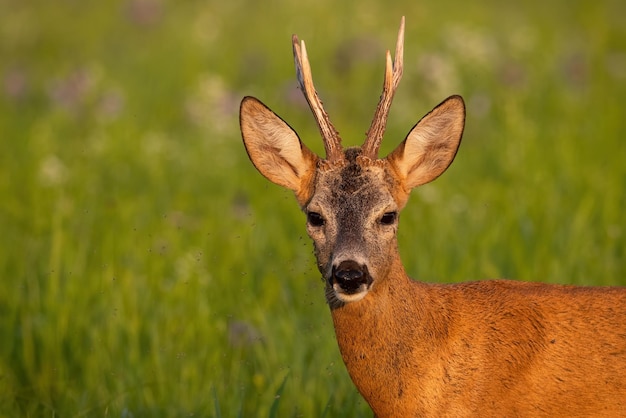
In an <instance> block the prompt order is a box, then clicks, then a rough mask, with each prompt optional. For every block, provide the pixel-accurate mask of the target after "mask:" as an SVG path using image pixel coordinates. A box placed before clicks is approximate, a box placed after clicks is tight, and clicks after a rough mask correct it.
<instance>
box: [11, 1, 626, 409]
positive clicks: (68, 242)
mask: <svg viewBox="0 0 626 418" xmlns="http://www.w3.org/2000/svg"><path fill="white" fill-rule="evenodd" d="M335 3H336V2H331V1H326V0H315V1H306V2H287V1H278V0H277V1H270V2H269V3H267V2H251V1H249V2H246V1H238V0H231V1H228V2H217V1H208V2H200V1H189V2H184V3H183V2H173V1H170V2H166V1H157V0H134V1H107V2H95V1H84V2H76V1H60V2H44V1H34V2H32V1H31V2H17V1H6V0H5V1H1V2H0V4H2V10H3V12H2V13H1V14H0V77H1V78H2V90H1V91H0V146H1V152H0V274H1V275H2V276H1V277H0V340H1V341H2V344H0V416H31V417H39V416H48V417H54V416H106V417H109V416H111V417H116V416H117V417H131V416H133V417H139V416H163V417H170V416H172V417H173V416H176V417H180V416H196V417H198V416H203V417H204V416H208V417H250V416H260V417H265V416H270V417H272V416H280V417H285V416H305V417H309V416H351V417H359V416H371V413H370V412H369V410H368V408H367V405H366V404H365V403H364V401H363V400H362V399H361V398H360V396H359V395H358V393H357V392H356V390H355V389H354V387H353V385H352V383H351V382H350V379H349V376H348V375H347V373H346V371H345V370H344V366H343V364H342V363H341V358H340V356H339V353H338V350H337V348H336V344H335V341H334V335H333V330H332V323H331V321H330V315H329V313H328V309H327V307H326V305H325V302H324V296H323V286H322V283H321V281H320V279H319V273H318V272H317V271H316V269H315V265H314V260H313V256H312V254H311V244H310V243H309V240H308V238H307V237H306V234H305V230H304V218H303V216H302V215H301V214H300V213H299V211H298V209H297V205H296V203H295V201H294V199H293V198H292V196H291V195H290V193H288V192H286V191H283V190H280V189H279V188H278V187H276V186H274V185H271V184H268V183H267V182H266V180H265V179H263V178H262V177H261V176H260V175H258V173H256V171H255V170H254V168H253V167H252V166H251V164H250V163H249V162H248V160H247V156H246V154H245V151H244V149H243V146H242V144H241V139H240V136H239V132H238V121H237V111H238V103H239V100H240V99H241V97H243V96H244V95H255V96H257V97H259V98H260V99H261V100H263V101H264V102H265V103H266V104H268V105H269V106H271V107H272V108H273V109H274V110H275V111H276V112H278V113H279V114H280V115H281V116H282V117H283V118H285V119H286V120H288V121H289V122H290V123H291V124H292V126H294V127H295V128H296V129H297V130H298V132H299V133H300V134H301V136H302V138H303V139H304V141H305V142H307V144H309V145H310V146H311V147H312V148H313V149H315V150H317V151H318V152H320V151H321V150H322V144H321V141H320V140H319V137H318V135H317V133H316V128H315V126H314V124H313V120H312V118H311V116H310V114H309V112H308V110H307V109H306V107H304V106H302V101H301V100H299V99H296V98H297V97H299V96H298V94H299V93H298V92H297V90H296V89H295V79H294V75H293V62H292V57H291V47H290V36H291V34H292V33H294V32H296V33H298V34H299V35H300V37H301V38H303V39H305V40H306V41H307V46H308V49H309V54H310V58H311V61H312V66H313V72H314V75H315V79H316V84H317V87H318V90H319V91H320V94H321V96H322V98H323V99H324V102H325V104H326V107H327V110H328V112H329V113H330V115H331V117H332V119H333V121H334V122H335V124H336V126H337V127H338V128H339V130H340V132H341V133H342V136H343V137H344V140H345V143H346V144H348V145H354V144H358V143H360V142H361V141H362V139H363V137H364V135H363V133H364V132H365V130H366V129H367V127H368V126H369V121H370V118H371V115H372V114H373V110H374V108H375V105H376V101H377V100H378V95H379V89H380V85H381V79H382V69H383V56H384V49H386V48H388V47H392V46H393V43H394V41H395V33H396V30H397V25H398V22H399V19H400V16H401V15H406V16H407V35H406V46H405V75H404V79H403V81H402V83H401V86H400V90H399V92H398V95H397V98H396V100H395V103H394V106H393V108H392V114H391V116H390V121H389V129H388V133H387V135H386V140H385V142H384V145H383V152H385V151H389V150H391V149H392V148H393V147H394V146H395V145H396V144H397V143H398V142H399V141H400V140H401V139H402V138H403V137H404V135H405V134H406V132H408V130H409V129H410V127H411V126H412V125H413V124H414V123H415V122H416V121H417V120H418V119H419V118H420V117H421V116H422V115H423V114H424V113H426V112H427V111H428V110H430V109H431V108H432V107H433V106H434V105H436V104H437V103H438V102H439V101H441V100H442V99H443V98H445V97H446V96H447V95H450V94H454V93H458V94H462V95H463V96H464V97H465V99H466V101H467V105H468V119H467V128H466V132H465V136H464V140H463V144H462V145H461V149H460V151H459V154H458V156H457V159H456V161H455V162H454V164H453V165H452V167H451V168H450V169H449V170H448V172H447V173H446V174H445V175H444V176H442V177H441V178H440V179H438V180H437V181H436V182H435V183H433V184H431V185H427V186H424V187H422V188H421V189H419V190H417V191H415V192H414V194H413V197H412V199H411V201H410V202H409V205H408V207H407V208H406V210H405V211H404V212H403V214H402V221H401V227H400V247H401V253H402V256H403V259H404V261H405V265H406V266H407V269H408V271H409V273H410V274H411V275H412V276H413V277H415V278H419V279H421V280H427V281H442V282H456V281H462V280H470V279H483V278H495V277H508V278H514V279H521V280H540V281H546V282H554V283H576V284H585V285H626V211H625V210H624V208H625V207H626V145H625V142H624V140H623V139H624V137H626V122H625V120H626V119H625V118H624V105H623V103H624V100H625V99H626V21H625V19H624V16H626V8H625V7H624V5H623V2H620V1H617V0H615V1H604V2H585V1H580V2H571V1H550V2H545V1H543V2H542V1H531V2H524V3H523V4H521V3H520V4H519V5H515V6H514V5H513V4H512V3H511V4H510V5H509V4H508V3H507V2H496V1H487V2H471V3H467V2H458V1H451V0H450V1H439V2H408V1H407V2H400V3H398V4H394V5H391V6H388V5H387V3H385V2H376V1H373V0H366V1H359V2H356V1H346V2H341V3H340V5H338V4H335ZM355 46H356V47H355ZM351 47H353V48H352V49H351Z"/></svg>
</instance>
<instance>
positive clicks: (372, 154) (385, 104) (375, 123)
mask: <svg viewBox="0 0 626 418" xmlns="http://www.w3.org/2000/svg"><path fill="white" fill-rule="evenodd" d="M403 57H404V16H402V20H401V21H400V29H399V30H398V41H397V42H396V56H395V59H394V61H393V64H392V62H391V53H390V52H389V50H387V64H386V68H385V81H384V84H383V92H382V94H381V96H380V101H379V102H378V106H377V107H376V113H375V114H374V119H373V120H372V124H371V125H370V129H369V130H368V131H367V138H366V139H365V143H364V144H363V146H362V147H361V149H362V154H363V155H365V156H367V157H369V158H371V159H377V158H378V149H379V148H380V143H381V141H382V139H383V135H384V134H385V127H386V125H387V117H388V115H389V108H390V107H391V102H392V100H393V95H394V94H395V92H396V89H397V88H398V84H400V79H401V78H402V66H403V64H402V62H403Z"/></svg>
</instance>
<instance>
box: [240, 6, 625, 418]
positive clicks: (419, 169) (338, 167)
mask: <svg viewBox="0 0 626 418" xmlns="http://www.w3.org/2000/svg"><path fill="white" fill-rule="evenodd" d="M403 43H404V18H403V19H402V22H401V25H400V30H399V34H398V41H397V46H396V53H395V59H394V61H393V62H392V60H391V54H390V53H389V51H388V52H387V63H386V71H385V77H384V85H383V92H382V96H381V98H380V102H379V104H378V107H377V109H376V113H375V116H374V119H373V121H372V124H371V126H370V129H369V131H368V133H367V137H366V140H365V142H364V144H363V145H362V146H361V147H351V148H347V149H343V148H342V147H341V139H340V137H339V134H338V132H337V131H336V130H335V128H334V127H333V125H332V124H331V122H330V120H329V118H328V115H327V114H326V112H325V110H324V108H323V107H322V103H321V101H320V99H319V98H318V96H317V93H316V91H315V88H314V86H313V81H312V78H311V70H310V66H309V62H308V58H307V53H306V49H305V45H304V42H302V43H300V42H299V41H298V38H297V37H296V36H295V35H294V36H293V52H294V57H295V63H296V73H297V78H298V81H299V84H300V88H301V90H302V91H303V92H304V96H305V97H306V99H307V101H308V103H309V106H310V107H311V110H312V112H313V114H314V116H315V119H316V120H317V124H318V127H319V130H320V132H321V134H322V137H323V140H324V145H325V149H326V158H325V159H322V158H320V157H318V156H317V155H316V154H314V153H313V152H312V151H310V150H309V149H308V148H307V147H306V146H305V145H304V144H303V143H302V142H301V141H300V139H299V137H298V135H297V134H296V132H294V131H293V130H292V128H291V127H290V126H289V125H287V123H285V122H284V121H283V120H282V119H280V117H278V116H277V115H276V114H274V113H273V112H272V111H271V110H270V109H269V108H267V107H266V106H265V105H264V104H262V103H261V102H260V101H259V100H257V99H255V98H252V97H245V98H244V99H243V101H242V102H241V109H240V124H241V132H242V136H243V141H244V144H245V147H246V150H247V152H248V155H249V157H250V160H251V161H252V163H253V164H254V166H255V167H256V168H257V169H258V171H260V172H261V174H263V175H264V176H265V177H266V178H267V179H269V180H270V181H272V182H274V183H276V184H278V185H280V186H283V187H286V188H288V189H291V190H292V191H294V192H295V196H296V199H297V201H298V203H299V204H300V207H301V208H302V210H303V211H304V213H305V214H306V217H307V232H308V234H309V235H310V236H311V238H312V239H313V242H314V247H315V255H316V257H317V265H318V268H319V270H320V272H321V274H322V276H323V279H324V280H325V286H326V299H327V301H328V305H329V307H330V311H331V314H332V319H333V324H334V327H335V334H336V337H337V343H338V344H339V349H340V351H341V355H342V358H343V361H344V363H345V365H346V367H347V369H348V372H349V374H350V377H351V378H352V381H353V382H354V384H355V385H356V387H357V388H358V390H359V392H360V393H361V394H362V395H363V397H364V398H365V400H366V401H367V402H368V404H369V405H370V407H371V408H372V410H373V411H374V413H375V415H376V416H378V417H416V416H420V417H422V416H424V417H426V416H429V417H444V416H449V417H463V416H480V417H486V416H497V417H515V416H546V417H548V416H550V417H553V416H568V417H572V416H607V417H608V416H610V417H613V416H619V415H622V416H626V288H619V287H615V288H608V287H576V286H560V285H549V284H540V283H526V282H516V281H507V280H494V281H479V282H468V283H462V284H449V285H441V284H427V283H422V282H418V281H413V280H411V279H410V278H409V277H408V276H407V274H406V272H405V270H404V267H403V266H402V262H401V261H400V257H399V254H398V248H397V238H396V232H397V229H398V213H399V212H400V210H402V208H403V207H404V206H405V204H406V203H407V199H408V197H409V193H410V191H411V189H413V188H414V187H416V186H419V185H422V184H424V183H428V182H430V181H432V180H434V179H435V178H437V177H438V176H439V175H440V174H441V173H443V172H444V171H445V170H446V168H447V167H448V166H449V165H450V163H451V162H452V160H453V159H454V156H455V154H456V152H457V149H458V147H459V143H460V141H461V136H462V133H463V127H464V121H465V106H464V103H463V100H462V98H461V97H459V96H452V97H449V98H448V99H446V100H444V101H443V102H442V103H441V104H440V105H438V106H437V107H435V108H434V109H433V110H432V111H431V112H430V113H428V114H427V115H426V116H424V117H423V118H422V119H421V120H420V121H419V122H418V123H417V124H416V125H415V126H414V127H413V128H412V129H411V131H410V132H409V134H408V135H407V137H406V138H405V139H404V141H403V142H402V143H401V144H400V145H399V146H398V147H397V148H396V149H395V150H394V151H393V152H392V153H391V154H389V155H388V156H387V157H385V158H382V159H379V158H378V156H377V154H378V148H379V145H380V142H381V139H382V137H383V133H384V130H385V125H386V120H387V115H388V112H389V107H390V104H391V101H392V98H393V95H394V92H395V90H396V88H397V85H398V82H399V80H400V77H401V75H402V56H403Z"/></svg>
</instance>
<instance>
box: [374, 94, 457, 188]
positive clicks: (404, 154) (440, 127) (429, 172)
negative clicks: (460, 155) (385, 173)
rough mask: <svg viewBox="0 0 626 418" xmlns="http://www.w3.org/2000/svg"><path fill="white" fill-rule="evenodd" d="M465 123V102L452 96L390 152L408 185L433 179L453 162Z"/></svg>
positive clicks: (391, 160) (392, 162) (389, 159)
mask: <svg viewBox="0 0 626 418" xmlns="http://www.w3.org/2000/svg"><path fill="white" fill-rule="evenodd" d="M464 125H465V104H464V103H463V99H462V98H461V96H451V97H448V98H447V99H446V100H444V101H443V102H442V103H441V104H439V105H438V106H437V107H435V108H434V109H433V110H431V111H430V113H428V114H427V115H426V116H424V117H423V118H422V119H421V120H420V121H419V122H417V124H416V125H415V126H414V127H413V129H411V131H410V132H409V134H408V135H407V137H406V139H405V140H404V141H403V142H402V143H401V144H400V145H399V146H398V147H397V148H396V149H395V150H394V151H393V152H392V153H391V154H389V155H388V156H387V158H386V159H387V161H388V162H389V163H390V164H391V165H392V166H393V167H394V169H395V170H396V172H397V173H398V174H400V176H401V178H402V179H403V181H404V187H405V189H406V190H407V191H408V190H411V189H412V188H414V187H417V186H419V185H422V184H425V183H428V182H430V181H433V180H434V179H436V178H437V177H439V175H441V174H442V173H443V172H444V171H446V169H447V168H448V167H449V166H450V164H451V163H452V160H454V156H455V155H456V151H457V150H458V148H459V144H460V143H461V137H462V135H463V127H464Z"/></svg>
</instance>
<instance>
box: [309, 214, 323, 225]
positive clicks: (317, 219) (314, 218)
mask: <svg viewBox="0 0 626 418" xmlns="http://www.w3.org/2000/svg"><path fill="white" fill-rule="evenodd" d="M306 220H307V222H308V223H309V224H310V225H311V226H323V225H324V217H323V216H322V215H320V214H319V213H317V212H308V213H307V214H306Z"/></svg>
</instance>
